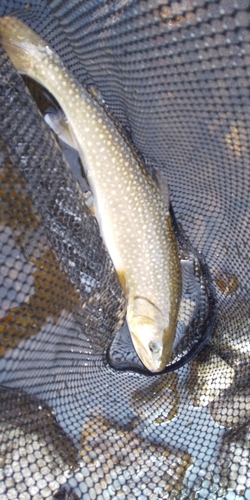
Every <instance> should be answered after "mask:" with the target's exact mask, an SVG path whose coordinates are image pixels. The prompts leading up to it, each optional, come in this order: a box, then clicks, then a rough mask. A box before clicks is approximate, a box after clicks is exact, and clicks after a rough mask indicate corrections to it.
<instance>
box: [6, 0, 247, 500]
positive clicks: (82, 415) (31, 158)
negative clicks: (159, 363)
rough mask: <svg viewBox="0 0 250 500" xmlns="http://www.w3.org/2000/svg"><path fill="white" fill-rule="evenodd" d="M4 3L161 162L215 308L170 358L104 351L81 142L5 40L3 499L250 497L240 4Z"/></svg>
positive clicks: (109, 301) (101, 262)
mask: <svg viewBox="0 0 250 500" xmlns="http://www.w3.org/2000/svg"><path fill="white" fill-rule="evenodd" d="M0 15H1V16H3V15H12V16H15V17H18V18H19V19H21V20H22V21H24V22H25V23H26V24H27V25H29V26H30V27H31V28H33V29H34V30H35V31H36V32H37V33H38V34H39V35H40V36H41V37H42V38H44V39H45V40H47V41H48V43H49V44H50V45H51V46H52V47H53V48H54V49H55V50H56V51H57V53H58V54H59V55H60V56H61V58H62V60H63V61H64V63H65V65H66V66H67V68H68V69H69V70H70V71H71V72H72V73H74V75H75V77H76V78H77V79H78V80H79V81H80V82H82V84H83V85H85V86H86V87H87V88H88V89H89V91H90V92H91V93H92V94H93V96H94V97H93V98H96V99H97V100H99V102H100V103H101V104H102V105H103V106H105V107H106V110H107V111H108V112H109V113H110V114H111V115H112V116H113V117H114V118H115V120H116V121H117V122H118V123H119V124H120V127H121V129H122V130H123V133H124V134H125V135H126V136H127V137H128V138H129V140H131V142H132V143H133V144H134V146H135V147H136V149H137V150H138V151H139V152H140V154H141V156H142V157H143V158H144V162H145V164H146V166H147V167H148V168H149V171H150V168H151V166H156V167H157V168H158V169H161V171H162V173H163V175H164V177H165V179H166V181H167V183H168V186H169V192H170V199H171V206H172V210H173V213H174V216H175V219H176V221H177V224H178V227H179V228H180V229H181V231H182V237H183V238H184V239H185V241H186V242H188V243H187V245H189V247H188V248H189V250H190V249H193V250H192V251H193V252H194V253H195V252H196V253H195V255H196V258H197V262H198V261H199V262H202V265H203V264H204V266H205V267H206V272H207V273H208V278H207V279H208V281H209V280H210V281H211V283H210V285H211V297H210V299H211V300H210V302H209V303H210V309H211V304H212V306H213V307H212V310H209V311H208V313H207V316H206V328H207V329H209V321H210V325H211V327H213V333H212V336H211V337H210V339H209V340H208V342H207V343H206V345H205V346H203V349H202V350H201V351H200V352H199V353H198V354H197V355H196V356H195V357H194V358H193V359H192V360H191V361H189V363H186V364H184V365H183V366H181V367H180V368H179V369H177V370H174V371H172V372H169V373H164V374H162V375H156V376H154V377H151V376H147V375H146V373H143V371H139V373H138V370H137V371H136V370H133V369H130V368H129V366H127V367H123V368H122V369H119V370H117V369H116V367H115V366H114V364H115V363H113V364H112V363H111V362H110V358H112V355H110V343H111V341H112V340H113V339H114V337H115V335H116V333H117V332H118V331H119V329H120V328H121V326H122V324H123V321H124V318H125V314H126V303H125V299H124V297H123V295H122V292H121V287H120V285H119V281H118V279H117V276H116V273H115V271H114V268H113V265H112V262H111V260H110V257H109V255H108V254H107V252H106V250H105V247H104V244H103V242H102V240H101V237H100V233H99V228H98V224H97V222H96V219H95V218H94V217H93V216H92V215H91V213H90V211H89V209H88V207H87V206H86V203H85V200H86V198H85V196H84V195H83V191H82V186H83V189H86V186H85V185H84V182H83V179H82V177H81V175H80V173H79V172H80V165H79V163H78V159H77V155H76V153H74V152H73V151H72V150H71V151H70V150H68V149H67V148H65V147H64V146H63V145H61V146H59V145H58V142H57V140H56V138H55V137H54V136H53V134H52V132H51V130H49V128H48V126H47V124H46V123H45V121H44V119H43V117H42V114H41V112H40V111H42V112H44V110H45V108H46V106H48V105H49V104H50V99H51V97H50V96H48V95H47V94H46V93H44V91H43V90H42V89H39V87H38V86H36V87H34V88H33V85H32V82H29V81H28V80H27V79H25V82H24V81H23V79H22V78H21V77H20V76H19V75H18V74H17V73H16V71H15V69H14V68H13V66H12V64H11V62H10V61H9V59H8V57H7V55H6V54H5V52H4V50H3V49H1V53H0V72H1V73H0V74H1V76H0V87H1V90H0V140H1V142H0V218H1V220H0V498H1V500H2V499H3V500H12V499H13V500H15V499H20V500H28V499H35V500H40V499H43V498H47V499H61V500H66V499H68V500H76V499H79V498H80V499H83V500H87V499H91V500H92V499H98V500H101V499H104V500H109V499H114V500H125V499H128V500H134V499H135V500H136V499H138V500H145V499H149V498H150V499H151V500H158V499H171V500H174V499H202V498H205V499H209V500H216V499H217V498H225V499H226V500H234V499H235V500H236V499H237V500H240V499H243V498H244V499H250V342H249V334H250V272H249V267H250V264H249V262H250V225H249V211H250V201H249V188H250V166H249V154H250V128H249V126H250V81H249V76H250V30H249V24H250V5H249V1H247V0H221V1H212V0H207V1H206V0H182V1H179V0H178V1H174V2H171V1H167V0H166V1H164V0H151V1H149V0H148V1H147V0H145V1H143V0H137V1H135V0H112V1H111V0H110V1H104V0H103V1H102V0H85V1H84V0H53V1H49V0H47V1H46V0H40V1H39V0H31V1H30V2H26V1H22V0H19V1H17V0H1V5H0ZM27 85H28V86H29V88H30V91H31V93H32V95H33V97H32V96H31V93H30V91H29V90H27ZM34 99H35V100H34ZM46 100H47V101H48V102H46V103H45V101H46ZM39 109H40V111H39ZM63 149H64V151H63ZM74 155H75V156H74ZM65 158H68V160H66V159H65ZM70 167H71V168H72V169H73V170H74V169H77V168H78V170H79V171H78V173H77V175H78V179H79V182H80V184H81V186H80V185H79V182H78V181H77V180H76V172H75V173H72V170H71V168H70ZM107 168H108V166H107ZM84 186H85V187H84ZM202 286H203V285H202ZM204 287H205V285H204ZM215 315H216V318H215ZM204 321H205V320H204ZM214 321H215V324H214ZM210 333H211V332H210ZM121 338H122V339H123V337H121ZM122 343H123V340H121V342H120V343H119V342H118V344H116V350H118V351H119V349H120V348H121V350H122V348H123V347H122ZM111 354H112V353H111ZM131 366H132V365H131ZM120 368H121V367H120Z"/></svg>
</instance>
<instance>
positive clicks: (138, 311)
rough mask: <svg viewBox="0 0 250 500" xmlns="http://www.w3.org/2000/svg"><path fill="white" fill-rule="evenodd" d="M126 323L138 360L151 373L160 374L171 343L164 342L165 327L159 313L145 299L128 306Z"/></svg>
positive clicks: (135, 300)
mask: <svg viewBox="0 0 250 500" xmlns="http://www.w3.org/2000/svg"><path fill="white" fill-rule="evenodd" d="M127 323H128V328H129V331H130V335H131V339H132V342H133V345H134V348H135V351H136V353H137V354H138V356H139V358H140V360H141V361H142V363H143V364H144V366H145V367H146V368H147V369H148V370H150V371H151V372H155V373H157V372H161V371H162V370H163V369H164V368H165V366H166V364H167V362H168V360H169V357H170V354H171V348H172V341H170V342H166V333H167V327H166V326H167V325H166V321H164V318H163V315H162V313H161V311H160V310H159V309H158V308H157V307H156V306H155V305H154V304H152V303H151V302H150V301H148V300H147V299H145V298H141V297H138V298H135V299H134V300H132V301H131V302H130V303H129V304H128V308H127Z"/></svg>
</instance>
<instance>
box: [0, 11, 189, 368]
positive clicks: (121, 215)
mask: <svg viewBox="0 0 250 500" xmlns="http://www.w3.org/2000/svg"><path fill="white" fill-rule="evenodd" d="M0 39H1V42H2V44H3V46H4V48H5V50H6V51H7V53H8V55H9V57H10V59H11V60H12V62H13V64H14V66H15V67H16V69H17V70H18V71H19V72H20V73H24V74H27V75H28V76H30V77H31V78H33V79H34V80H36V81H38V82H39V83H40V84H42V85H43V86H44V87H46V88H47V89H48V90H49V92H50V93H51V94H52V95H53V96H54V97H55V98H56V100H57V101H58V103H59V105H60V106H61V108H62V110H63V112H64V114H65V116H66V118H67V122H68V124H69V128H70V131H71V134H72V136H73V137H74V141H75V143H76V145H77V149H78V152H79V156H80V158H81V161H82V164H83V166H84V169H85V173H86V176H87V179H88V182H89V185H90V188H91V190H92V193H93V197H94V208H95V214H96V217H97V220H98V222H99V226H100V230H101V234H102V237H103V239H104V242H105V244H106V247H107V249H108V251H109V254H110V256H111V259H112V260H113V263H114V266H115V269H116V271H117V273H118V276H119V278H120V282H121V284H122V287H123V291H124V294H125V295H126V297H127V323H128V328H129V331H130V334H131V338H132V341H133V344H134V347H135V350H136V352H137V354H138V356H139V357H140V359H141V361H142V362H143V364H144V365H145V366H146V368H148V369H149V370H150V371H152V372H159V371H162V370H163V369H164V368H165V366H166V364H167V362H168V360H169V358H170V355H171V349H172V344H173V338H174V334H175V329H176V323H177V316H178V310H179V303H180V298H181V270H180V263H179V258H178V251H177V245H176V240H175V235H174V232H173V228H172V224H171V218H170V214H169V206H168V205H169V203H166V200H165V201H162V197H161V195H160V191H159V189H158V187H157V185H156V184H155V183H154V182H153V181H152V180H151V179H150V178H149V177H148V175H147V174H146V171H145V169H144V167H143V165H142V164H141V161H140V160H139V159H138V157H137V155H136V154H135V152H134V151H133V149H132V148H131V146H130V145H129V144H128V143H127V141H126V140H125V139H124V137H123V136H122V134H121V133H120V131H119V130H118V128H117V126H116V125H115V124H114V123H113V121H112V120H111V118H110V117H109V116H108V115H107V113H106V112H105V111H104V110H103V109H102V108H101V107H100V105H99V104H98V103H97V102H96V101H95V100H94V99H93V97H91V96H90V95H89V93H88V92H87V91H86V90H85V89H84V88H83V87H82V85H80V83H79V82H78V81H77V80H76V79H75V78H74V77H73V76H72V75H71V74H70V73H69V72H68V70H67V69H66V68H65V66H64V65H63V63H62V61H61V60H60V58H59V56H58V55H57V54H56V53H55V52H54V51H53V50H52V49H51V47H50V46H49V45H48V44H47V43H46V41H44V40H43V39H41V38H40V36H38V35H37V34H36V33H35V32H34V31H32V30H31V29H30V28H29V27H27V26H26V25H25V24H24V23H22V22H21V21H19V20H18V19H15V18H11V17H4V18H1V19H0ZM166 196H167V195H166Z"/></svg>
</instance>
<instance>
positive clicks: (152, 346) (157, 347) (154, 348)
mask: <svg viewBox="0 0 250 500" xmlns="http://www.w3.org/2000/svg"><path fill="white" fill-rule="evenodd" d="M148 347H149V350H150V351H151V352H152V353H153V354H157V353H158V352H160V345H159V344H157V342H149V344H148Z"/></svg>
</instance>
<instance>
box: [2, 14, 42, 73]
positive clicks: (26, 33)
mask: <svg viewBox="0 0 250 500" xmlns="http://www.w3.org/2000/svg"><path fill="white" fill-rule="evenodd" d="M0 42H1V43H2V45H3V47H4V49H5V50H6V52H7V54H8V56H9V58H10V59H11V61H12V63H13V64H14V66H15V68H16V69H17V71H19V72H20V73H25V74H29V70H30V66H31V64H32V57H30V56H32V55H33V54H34V51H36V50H37V48H38V47H39V48H40V49H41V48H45V47H46V43H45V42H44V41H43V40H42V39H41V38H40V36H39V35H37V34H36V33H35V32H34V31H33V30H32V29H31V28H29V27H28V26H26V24H24V23H23V22H22V21H20V20H19V19H17V18H15V17H10V16H4V17H1V18H0Z"/></svg>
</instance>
